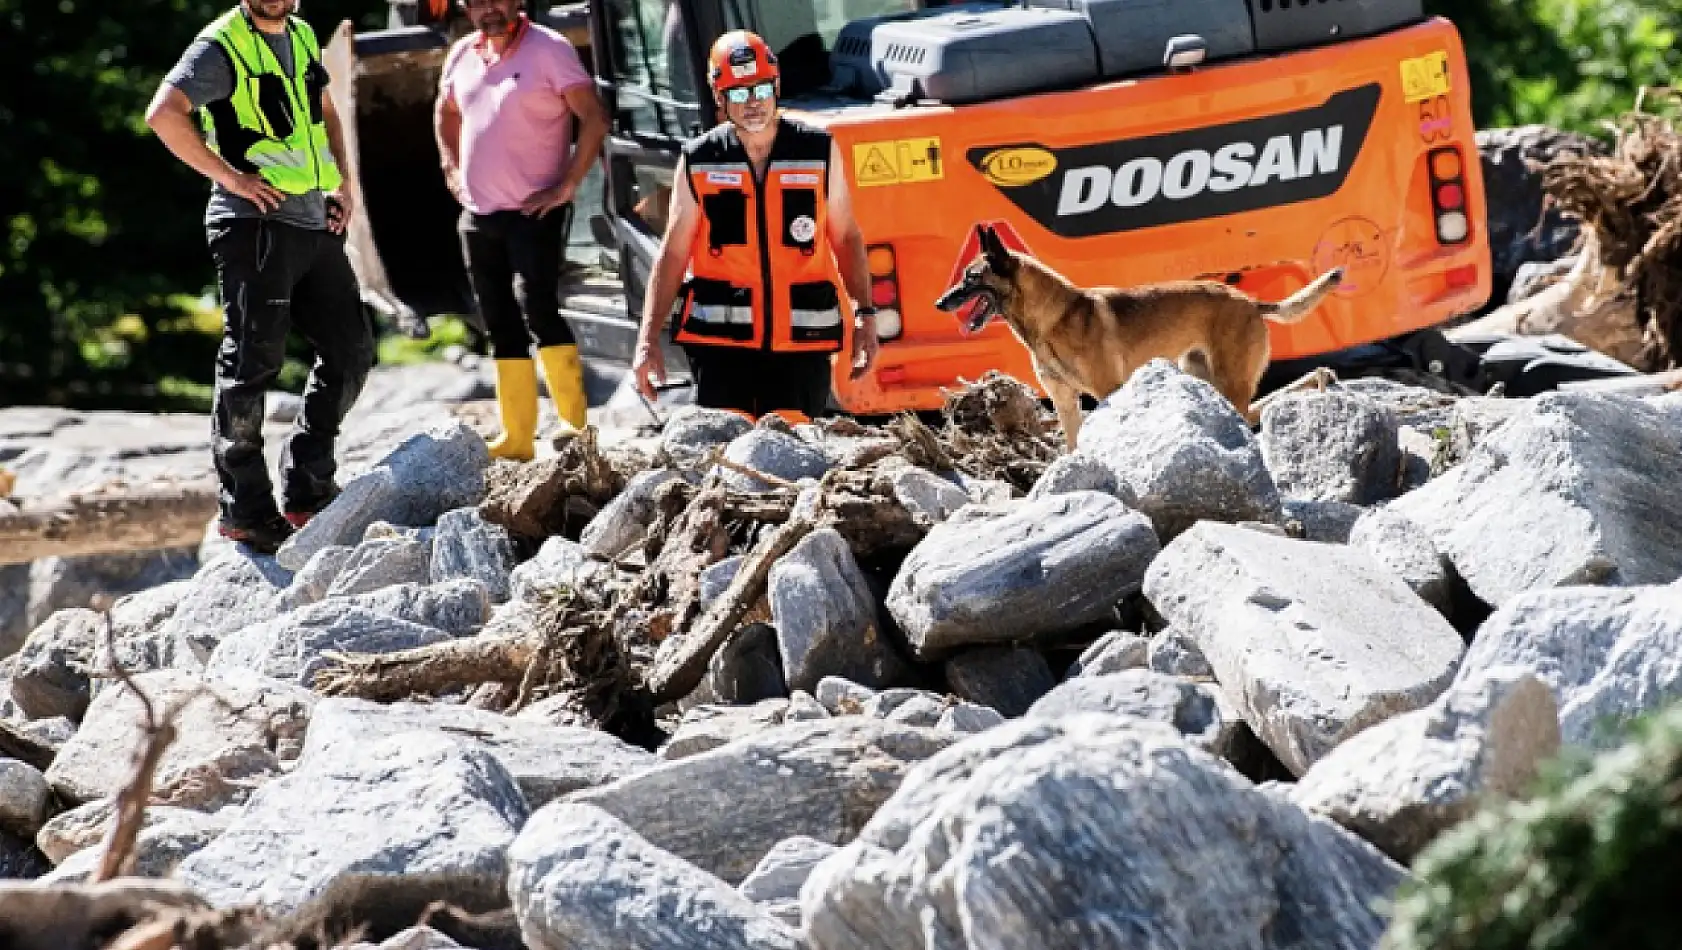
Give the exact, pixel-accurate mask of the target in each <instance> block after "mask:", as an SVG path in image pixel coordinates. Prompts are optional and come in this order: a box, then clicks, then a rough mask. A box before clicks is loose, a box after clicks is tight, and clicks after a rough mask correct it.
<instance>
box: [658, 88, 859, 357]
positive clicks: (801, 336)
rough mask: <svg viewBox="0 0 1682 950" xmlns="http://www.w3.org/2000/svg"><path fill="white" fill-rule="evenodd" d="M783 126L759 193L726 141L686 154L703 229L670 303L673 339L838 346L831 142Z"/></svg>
mask: <svg viewBox="0 0 1682 950" xmlns="http://www.w3.org/2000/svg"><path fill="white" fill-rule="evenodd" d="M781 121H783V122H784V124H783V125H782V127H781V128H780V129H779V130H778V133H777V142H776V144H775V145H774V146H773V148H772V150H771V156H770V160H769V162H768V163H767V165H766V170H765V182H764V185H763V187H761V186H760V185H759V184H758V183H757V182H755V180H754V175H753V168H752V166H751V165H750V164H749V163H748V160H747V155H746V152H745V151H744V150H742V148H741V146H740V143H739V142H738V141H737V140H736V139H735V138H734V136H733V135H728V136H726V134H725V133H723V132H721V131H719V130H714V132H713V133H709V134H708V135H707V136H705V137H704V138H703V139H702V140H700V141H699V142H698V143H692V145H691V146H690V147H689V148H686V150H685V163H686V166H687V169H688V175H689V182H690V184H691V185H692V186H693V188H694V193H695V196H696V198H697V201H698V204H699V205H700V211H701V225H700V230H699V231H698V233H697V234H696V237H695V244H694V249H693V250H692V251H691V253H690V261H689V269H690V278H689V280H688V281H687V282H686V283H685V285H684V290H683V292H682V293H681V294H680V295H679V297H678V300H677V302H676V304H675V305H674V307H673V313H672V316H673V321H674V323H675V325H676V333H675V336H674V338H675V340H676V341H677V342H679V343H698V344H706V345H711V346H733V347H741V348H748V349H768V350H775V351H779V352H801V353H813V352H816V353H830V352H835V351H837V350H839V349H840V348H841V341H842V314H841V301H840V294H839V290H838V285H839V275H838V272H837V271H836V267H835V259H834V255H833V253H832V251H831V249H830V245H829V234H828V226H829V224H828V222H829V215H828V202H827V195H828V191H829V189H828V176H829V172H830V170H829V162H828V160H827V156H828V150H829V138H828V136H827V135H823V134H821V133H814V132H813V131H811V130H808V129H805V128H802V127H799V126H793V125H790V124H788V123H787V122H786V120H781ZM815 155H822V156H824V157H822V158H818V157H814V156H815ZM768 296H769V301H767V297H768ZM767 302H769V306H767Z"/></svg>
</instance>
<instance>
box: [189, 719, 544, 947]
mask: <svg viewBox="0 0 1682 950" xmlns="http://www.w3.org/2000/svg"><path fill="white" fill-rule="evenodd" d="M527 816H528V811H527V808H526V803H525V801H524V799H522V798H521V796H520V790H519V787H518V786H517V785H516V784H515V782H514V778H513V776H511V775H509V774H508V771H507V770H506V769H504V768H503V767H502V765H501V763H499V762H498V761H497V760H496V758H495V757H494V756H492V755H491V754H490V753H488V752H486V751H484V750H482V749H477V748H473V747H471V746H470V745H469V744H467V743H465V742H463V741H461V740H458V739H454V738H452V737H449V736H445V735H439V734H437V733H434V732H419V733H399V734H397V735H393V736H389V737H387V738H384V739H380V740H378V741H376V742H372V743H369V744H366V745H359V746H349V745H347V746H344V747H342V748H341V749H340V750H338V751H337V752H336V754H333V755H325V756H319V757H316V758H314V759H312V760H311V761H310V762H309V763H308V764H307V765H301V766H300V767H299V768H298V769H297V770H296V771H293V772H292V773H290V774H288V775H287V776H285V777H284V778H280V779H276V780H275V781H273V782H270V783H269V784H267V785H264V786H263V787H262V788H260V789H258V790H257V791H256V792H255V793H254V794H253V795H252V796H251V801H250V802H249V803H248V804H247V805H246V807H245V810H244V812H243V813H241V815H240V816H239V818H237V819H236V820H235V821H234V822H233V824H232V825H231V826H230V827H229V828H228V830H227V831H225V832H223V834H222V835H221V836H220V837H218V838H217V839H216V840H215V841H213V842H211V844H210V845H209V846H208V847H206V848H205V849H204V850H202V851H199V852H197V853H196V854H194V855H192V856H191V857H189V858H187V859H186V860H185V861H183V862H182V863H181V866H180V867H179V868H178V869H177V870H176V878H177V879H179V880H180V881H181V882H182V883H184V884H186V885H188V886H189V887H192V888H193V889H194V890H196V891H198V893H199V894H201V895H202V896H203V897H204V898H205V899H206V900H207V901H209V902H210V903H211V904H212V905H213V906H215V907H221V908H226V907H234V906H241V905H246V906H256V907H259V908H262V909H265V910H268V911H271V912H273V913H278V914H285V913H290V912H292V911H295V910H297V909H298V908H299V907H301V906H302V905H303V904H305V903H306V902H308V901H309V900H310V899H311V898H314V897H316V896H318V895H319V894H321V893H322V891H324V890H325V889H326V888H327V886H328V885H330V884H332V883H334V882H335V881H338V880H340V879H342V878H345V877H347V876H352V875H356V876H367V877H374V878H384V879H387V883H389V884H392V885H394V886H396V887H402V886H404V885H412V887H413V888H414V890H415V895H416V899H417V900H421V899H422V898H423V897H425V896H426V895H430V894H435V893H438V891H439V890H447V891H448V892H449V893H450V894H451V895H452V899H453V901H454V902H455V903H457V905H458V906H460V907H461V909H462V910H466V911H468V912H469V913H481V912H484V911H487V910H491V909H494V908H497V907H502V906H506V905H507V896H506V892H505V890H504V888H505V882H506V880H507V877H508V870H509V868H508V860H507V856H508V847H509V845H510V844H512V843H513V841H514V836H515V835H516V834H517V833H518V831H519V829H520V827H521V826H522V825H524V824H525V822H526V818H527ZM423 906H424V901H423Z"/></svg>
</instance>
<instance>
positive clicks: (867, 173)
mask: <svg viewBox="0 0 1682 950" xmlns="http://www.w3.org/2000/svg"><path fill="white" fill-rule="evenodd" d="M853 177H854V178H856V179H858V183H859V185H860V186H863V187H868V186H871V185H904V184H909V183H912V182H919V181H938V180H940V179H942V178H945V177H946V158H945V156H944V155H942V154H941V151H940V137H939V136H933V137H929V138H915V139H890V140H887V141H882V142H860V143H858V144H857V145H854V146H853Z"/></svg>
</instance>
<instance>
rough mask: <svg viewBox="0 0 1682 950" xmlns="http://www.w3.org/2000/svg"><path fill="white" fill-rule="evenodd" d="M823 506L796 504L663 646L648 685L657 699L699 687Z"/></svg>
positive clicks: (671, 697) (812, 526) (817, 520)
mask: <svg viewBox="0 0 1682 950" xmlns="http://www.w3.org/2000/svg"><path fill="white" fill-rule="evenodd" d="M818 509H819V506H813V507H812V508H811V509H807V508H804V507H797V508H796V509H795V511H794V513H793V514H791V515H790V517H789V520H788V521H786V522H784V523H783V524H782V526H780V527H778V528H777V530H775V531H773V532H771V533H770V534H768V535H766V536H765V537H763V538H761V539H760V541H759V543H758V544H757V545H755V546H754V549H753V551H751V552H750V553H749V554H748V556H747V558H746V559H745V560H744V561H743V562H742V567H741V569H740V570H739V571H737V572H736V576H735V578H734V579H733V580H731V582H730V586H729V587H728V588H726V589H725V591H724V593H723V594H722V595H721V596H720V597H719V598H718V600H716V601H714V602H713V605H712V606H711V607H709V608H708V609H707V611H706V612H705V613H703V614H702V615H701V618H700V619H699V620H697V621H696V622H695V626H694V627H693V628H691V629H690V631H689V633H688V634H686V635H684V636H680V637H672V638H670V639H668V640H666V641H665V642H664V643H662V644H661V645H660V651H659V652H658V653H657V654H656V655H655V657H654V666H653V668H652V669H651V670H650V671H649V675H648V688H649V692H651V693H652V694H653V696H654V700H655V702H666V701H669V700H675V699H680V698H682V697H684V696H687V695H689V693H691V692H692V691H694V689H695V687H696V686H698V685H700V683H701V677H702V675H703V674H704V673H705V672H706V669H707V664H708V663H710V662H711V661H712V657H713V654H714V653H716V652H718V648H719V647H721V646H723V645H724V641H725V640H727V639H729V638H730V634H731V633H732V632H734V631H735V629H736V626H737V625H738V624H739V623H740V622H741V620H742V618H743V617H744V616H746V615H747V612H748V611H749V610H751V609H753V605H754V604H756V603H758V601H759V598H760V597H762V596H763V595H764V593H765V585H766V579H767V578H768V577H769V575H770V573H771V565H773V564H775V563H776V562H777V559H778V558H780V557H782V556H783V555H785V554H787V553H788V552H789V551H791V550H793V548H794V546H795V545H796V544H799V543H800V539H801V538H804V537H806V535H808V534H811V533H812V531H813V530H815V529H816V528H817V527H818V525H819V523H820V517H821V515H820V512H819V510H818Z"/></svg>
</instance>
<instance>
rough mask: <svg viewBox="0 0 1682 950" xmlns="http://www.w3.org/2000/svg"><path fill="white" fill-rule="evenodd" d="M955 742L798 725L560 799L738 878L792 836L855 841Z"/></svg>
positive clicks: (865, 723) (867, 726) (905, 730)
mask: <svg viewBox="0 0 1682 950" xmlns="http://www.w3.org/2000/svg"><path fill="white" fill-rule="evenodd" d="M953 741H954V737H953V736H951V735H948V734H942V733H937V732H935V731H934V730H932V729H925V728H918V727H913V726H904V725H900V724H897V723H890V722H883V721H881V720H877V719H873V718H865V717H861V716H843V717H838V718H835V719H823V720H817V721H814V722H798V723H793V724H789V725H782V726H778V727H775V728H772V729H768V730H766V731H764V732H759V733H756V734H753V735H749V736H747V737H745V738H741V739H737V740H736V741H734V742H731V743H729V744H727V745H724V746H721V747H719V748H716V749H713V750H711V751H708V752H702V753H700V754H697V755H691V756H688V757H685V758H681V759H678V760H676V761H672V762H667V763H664V764H662V765H658V766H656V767H654V768H652V769H648V770H646V771H644V772H640V773H638V774H636V775H632V776H630V777H628V778H624V779H620V780H619V781H617V782H614V783H612V784H610V785H605V786H602V787H600V788H594V789H590V790H587V791H582V792H577V793H574V794H573V795H571V796H568V797H567V798H566V799H564V801H570V802H580V803H584V804H590V805H596V806H599V807H600V808H602V809H604V810H606V811H608V812H611V813H612V814H614V815H616V816H618V817H619V818H620V819H621V820H623V821H624V822H625V823H626V824H628V825H630V826H631V827H632V828H633V829H635V830H636V832H637V833H638V834H640V835H642V836H643V837H644V838H646V839H647V840H648V841H649V842H650V843H651V844H653V845H655V846H656V847H659V848H664V849H665V850H667V851H670V852H672V853H673V854H675V855H677V856H679V857H681V858H685V859H687V860H689V861H692V862H694V863H695V864H696V865H697V866H698V867H700V868H701V869H702V870H705V871H708V872H710V873H712V874H716V875H718V876H719V877H721V878H723V879H724V880H726V881H728V882H729V883H731V884H737V883H740V882H741V880H742V879H743V878H745V877H747V875H748V872H750V871H752V870H753V868H754V865H756V864H758V863H759V860H760V859H761V858H763V857H764V856H765V854H766V852H768V851H770V850H771V848H772V846H774V845H775V844H776V843H777V842H779V841H781V840H783V839H784V838H787V837H788V836H790V835H795V834H801V835H807V836H809V837H812V838H817V839H818V840H820V841H827V842H829V843H830V844H842V843H844V842H846V841H849V840H851V839H852V837H853V836H854V835H856V834H857V833H858V830H859V828H861V827H863V825H864V822H865V821H866V820H867V819H868V818H869V817H870V815H871V814H872V813H873V812H875V810H876V808H877V806H879V805H880V804H881V803H882V802H883V801H886V800H887V798H888V796H889V795H891V794H893V791H894V789H895V788H897V787H898V786H899V783H900V780H901V779H902V778H904V776H905V774H906V772H907V771H909V770H910V769H911V768H912V767H913V766H915V765H916V764H917V763H918V762H921V761H923V760H924V759H926V758H928V757H929V756H931V755H933V754H934V753H936V752H938V751H940V750H941V749H944V748H946V747H947V746H948V745H950V744H951V743H952V742H953Z"/></svg>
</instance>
